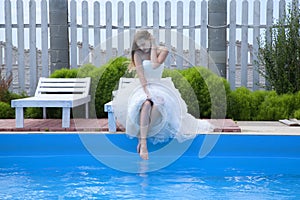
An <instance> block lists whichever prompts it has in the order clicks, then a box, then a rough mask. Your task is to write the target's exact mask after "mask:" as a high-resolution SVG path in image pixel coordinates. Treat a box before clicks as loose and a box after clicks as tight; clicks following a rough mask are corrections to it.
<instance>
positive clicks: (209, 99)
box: [163, 67, 230, 118]
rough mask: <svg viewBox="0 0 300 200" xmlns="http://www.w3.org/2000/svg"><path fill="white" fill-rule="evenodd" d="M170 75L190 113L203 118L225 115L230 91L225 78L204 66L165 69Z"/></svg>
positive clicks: (166, 73) (165, 73) (165, 74)
mask: <svg viewBox="0 0 300 200" xmlns="http://www.w3.org/2000/svg"><path fill="white" fill-rule="evenodd" d="M170 75H171V77H172V80H173V82H174V85H175V87H176V88H177V89H178V90H179V91H180V93H181V96H182V98H183V99H184V101H185V102H186V104H187V106H188V112H189V113H190V114H192V115H193V116H195V117H201V118H219V117H225V114H226V107H227V105H226V96H227V94H228V93H229V92H230V89H229V83H228V82H227V81H226V80H225V79H223V78H220V77H218V76H217V75H216V74H214V73H213V72H211V71H210V70H208V69H206V68H204V67H192V68H188V69H184V70H165V71H164V74H163V76H164V77H165V76H170ZM212 111H213V112H212ZM199 112H200V116H199ZM221 115H222V116H221Z"/></svg>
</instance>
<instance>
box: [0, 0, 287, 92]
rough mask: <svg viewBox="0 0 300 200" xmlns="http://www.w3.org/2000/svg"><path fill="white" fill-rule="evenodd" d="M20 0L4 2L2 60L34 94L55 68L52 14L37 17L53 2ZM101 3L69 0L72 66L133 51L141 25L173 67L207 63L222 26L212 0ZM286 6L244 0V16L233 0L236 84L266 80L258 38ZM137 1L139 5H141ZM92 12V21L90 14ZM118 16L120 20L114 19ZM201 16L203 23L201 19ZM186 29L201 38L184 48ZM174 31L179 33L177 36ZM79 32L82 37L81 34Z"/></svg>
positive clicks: (16, 86) (19, 86)
mask: <svg viewBox="0 0 300 200" xmlns="http://www.w3.org/2000/svg"><path fill="white" fill-rule="evenodd" d="M15 3H16V10H12V6H11V4H12V1H11V0H5V1H4V3H3V4H2V5H0V7H1V6H4V10H5V24H0V30H1V29H2V30H3V29H4V30H5V41H4V42H1V43H0V66H1V69H2V70H1V71H2V75H3V76H7V75H9V73H10V72H12V74H13V86H12V90H13V91H15V92H22V91H26V92H28V93H29V94H33V92H34V90H35V87H36V84H37V80H38V78H39V77H40V76H45V77H47V76H49V72H50V70H49V66H50V63H49V60H50V59H49V46H50V45H49V44H48V40H49V28H48V23H49V19H48V15H46V14H43V15H41V23H40V24H37V23H36V19H37V16H36V11H37V9H40V10H41V13H48V2H47V1H46V0H41V1H40V5H37V4H36V1H35V0H30V1H29V12H28V11H27V10H26V11H25V10H24V5H23V1H22V0H17V1H16V2H15ZM101 3H102V2H101ZM251 3H252V2H251ZM0 4H1V3H0ZM91 4H92V5H91ZM174 4H176V10H174V9H173V8H174ZM100 5H102V4H100V1H94V2H91V1H85V0H84V1H82V2H80V3H78V2H77V1H75V0H71V1H70V2H69V16H70V23H69V27H70V28H69V32H70V66H71V68H76V67H78V66H79V65H80V64H82V63H86V62H92V63H94V64H95V65H96V66H100V65H102V64H103V63H105V62H107V61H108V60H109V59H110V58H112V57H115V56H128V55H129V48H128V46H126V44H127V43H129V44H130V43H131V41H132V40H133V35H134V33H135V31H136V30H137V29H139V28H146V29H150V30H151V31H153V34H154V36H155V38H156V39H157V40H158V41H159V42H160V43H163V45H165V46H167V47H168V48H169V49H170V52H171V53H170V55H169V57H168V58H167V60H166V65H167V66H168V67H176V68H180V69H181V68H185V67H189V66H194V65H202V66H207V65H208V64H207V63H208V60H207V59H208V58H207V56H206V55H207V53H206V52H207V42H208V41H207V38H208V28H220V27H210V26H209V25H208V18H207V13H208V1H207V0H202V1H201V3H196V2H195V1H189V3H188V6H187V5H186V4H184V2H182V1H177V2H173V1H172V2H171V1H165V2H164V3H159V2H157V1H154V2H153V3H152V4H151V3H148V2H147V1H143V2H141V4H140V5H137V4H136V3H135V2H134V1H130V2H129V5H125V4H124V2H123V1H119V2H118V3H117V6H112V5H113V4H112V2H111V1H106V2H105V4H104V6H105V9H104V8H103V6H102V7H100ZM287 6H288V5H287V1H285V0H280V1H279V2H278V4H276V5H275V3H274V2H273V0H268V1H267V3H266V10H265V11H262V10H261V1H260V0H254V1H253V5H252V7H253V9H252V10H253V13H249V10H250V9H249V2H248V1H247V0H243V1H242V8H241V9H242V12H241V13H242V14H241V15H242V16H237V13H238V12H237V9H238V7H237V1H236V0H231V1H230V6H229V10H228V15H229V24H228V25H227V26H226V27H227V29H228V36H227V38H228V48H227V54H228V63H227V65H228V67H227V79H228V80H229V82H230V84H231V88H232V89H234V88H236V87H240V86H246V87H248V88H250V89H253V90H258V89H260V88H261V87H263V86H264V79H263V78H262V77H261V75H260V74H259V73H258V71H257V70H255V69H256V67H257V66H255V62H254V61H255V60H257V51H258V43H257V38H258V37H259V36H260V34H261V33H262V31H264V30H266V29H267V28H269V27H270V26H272V22H273V21H274V10H275V9H278V13H279V18H280V17H282V16H283V14H284V13H285V10H286V7H287ZM91 7H92V8H93V9H92V10H91V9H90V8H91ZM137 7H139V8H140V10H137V9H136V8H137ZM160 7H162V8H164V13H163V14H161V13H160V11H161V9H160ZM78 8H81V13H77V11H78V10H79V9H78ZM100 8H101V9H100ZM127 8H128V9H127ZM89 9H90V10H89ZM172 9H173V10H172ZM196 11H197V14H196ZM24 12H28V13H29V24H25V23H24ZM102 12H105V22H104V23H102V24H101V21H100V18H101V17H100V13H102ZM125 12H128V19H126V16H127V15H125V14H126V13H125ZM148 12H149V13H153V18H152V19H149V18H148ZM13 13H16V14H17V21H16V23H13V22H12V14H13ZM186 13H189V14H188V15H187V14H186ZM198 13H200V14H198ZM261 13H266V16H265V17H266V23H265V24H262V23H261V18H262V16H261ZM91 15H92V18H93V20H92V21H91V20H89V19H90V18H91V17H90V16H91ZM196 16H198V17H200V20H199V19H198V20H195V18H196ZM249 16H251V17H252V18H253V24H250V23H249ZM186 17H188V23H184V20H185V19H186ZM115 18H116V19H117V20H114V19H115ZM161 18H163V19H164V24H162V23H161V22H160V19H161ZM174 18H176V24H175V25H174V24H173V20H174ZM239 18H241V24H238V20H237V19H239ZM196 21H199V22H200V23H199V24H196ZM78 22H81V23H78ZM137 22H139V23H137ZM91 24H92V25H91ZM25 29H28V30H29V38H26V39H29V40H30V42H29V44H30V45H29V49H25V48H24V41H25V38H24V35H25V34H24V32H25ZM38 29H40V34H39V35H37V30H38ZM13 30H17V36H16V37H13V34H12V32H13ZM185 32H188V34H187V35H186V36H185V37H186V38H188V42H189V41H199V42H198V43H199V45H198V46H197V45H196V46H193V45H192V46H189V47H188V49H184V46H185V45H186V40H185V38H184V37H182V36H181V34H184V33H185ZM238 32H240V33H241V41H237V38H238V37H237V34H238ZM0 33H1V32H0ZM174 33H176V34H175V36H174ZM250 33H251V34H252V36H253V44H251V45H250V44H249V35H250ZM80 35H81V38H79V36H80ZM91 35H92V36H93V37H91ZM37 37H40V41H41V50H38V49H37ZM91 38H93V41H91ZM15 41H17V44H16V46H17V47H14V45H13V42H15ZM78 41H79V42H78ZM174 41H175V42H174ZM104 46H105V48H104ZM94 47H97V48H96V49H95V48H94ZM86 58H87V59H86Z"/></svg>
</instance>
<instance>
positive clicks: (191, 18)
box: [189, 1, 196, 66]
mask: <svg viewBox="0 0 300 200" xmlns="http://www.w3.org/2000/svg"><path fill="white" fill-rule="evenodd" d="M195 7H196V4H195V1H190V8H189V27H190V28H189V65H190V66H194V65H195V63H196V61H195Z"/></svg>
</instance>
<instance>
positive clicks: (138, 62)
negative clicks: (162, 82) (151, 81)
mask: <svg viewBox="0 0 300 200" xmlns="http://www.w3.org/2000/svg"><path fill="white" fill-rule="evenodd" d="M134 64H135V67H136V73H137V75H138V77H139V80H140V83H141V85H142V87H143V89H144V91H145V93H146V95H147V98H149V99H150V98H151V95H150V93H149V90H148V88H147V79H146V77H145V75H144V68H143V61H142V59H141V56H140V55H139V54H138V53H137V52H135V53H134Z"/></svg>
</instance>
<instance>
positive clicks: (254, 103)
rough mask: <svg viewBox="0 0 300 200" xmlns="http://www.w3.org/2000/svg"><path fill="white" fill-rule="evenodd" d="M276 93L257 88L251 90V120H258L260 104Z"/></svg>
mask: <svg viewBox="0 0 300 200" xmlns="http://www.w3.org/2000/svg"><path fill="white" fill-rule="evenodd" d="M273 93H275V92H274V91H273V92H272V91H271V92H270V91H265V90H257V91H254V92H251V93H250V95H251V102H250V105H251V106H250V113H251V118H250V120H257V119H258V114H259V112H260V105H261V104H262V102H264V101H265V99H266V97H267V96H268V95H272V94H273Z"/></svg>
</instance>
